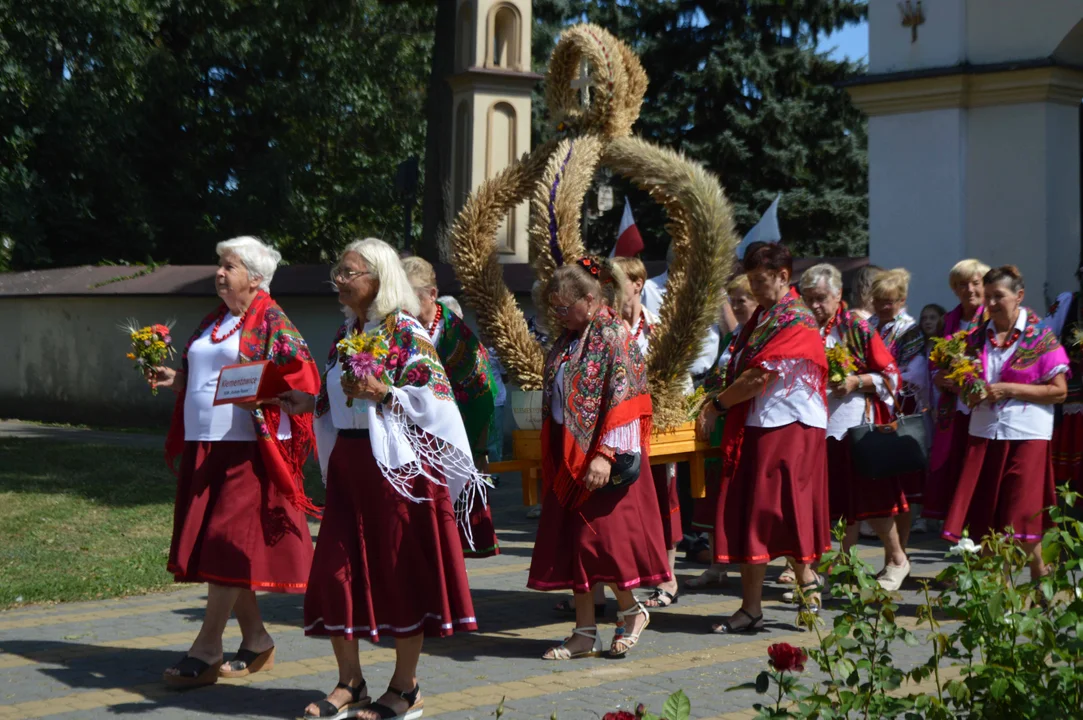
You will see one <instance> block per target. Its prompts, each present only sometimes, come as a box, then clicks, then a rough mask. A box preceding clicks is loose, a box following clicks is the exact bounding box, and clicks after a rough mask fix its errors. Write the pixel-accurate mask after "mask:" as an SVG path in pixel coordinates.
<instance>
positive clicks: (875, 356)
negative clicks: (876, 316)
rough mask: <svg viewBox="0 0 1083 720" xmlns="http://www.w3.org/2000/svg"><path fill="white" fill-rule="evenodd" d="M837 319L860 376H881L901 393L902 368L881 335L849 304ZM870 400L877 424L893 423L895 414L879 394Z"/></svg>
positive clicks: (844, 306) (842, 307) (840, 333)
mask: <svg viewBox="0 0 1083 720" xmlns="http://www.w3.org/2000/svg"><path fill="white" fill-rule="evenodd" d="M835 317H836V322H837V323H838V328H839V335H840V336H841V337H842V341H843V342H844V343H845V344H846V347H847V348H848V349H849V351H850V355H852V356H853V358H854V364H855V365H857V372H858V374H859V375H860V374H863V373H879V374H880V375H882V376H883V377H884V378H885V379H886V380H887V381H888V382H889V383H890V384H891V389H892V393H893V394H896V393H898V391H899V384H900V383H901V382H902V378H901V377H900V375H899V368H898V366H897V365H896V364H895V358H894V357H893V356H892V354H891V351H890V350H888V347H887V345H885V344H884V341H883V340H882V339H881V338H880V335H879V334H878V333H877V332H876V331H874V330H873V329H872V326H870V325H869V323H868V321H867V320H862V319H860V318H858V317H855V316H854V315H853V314H852V313H851V312H850V309H849V308H848V307H846V304H845V303H839V309H838V311H837V313H836V315H835ZM868 397H869V401H870V402H871V403H872V407H873V421H874V422H876V423H887V422H890V421H891V417H892V412H891V409H890V408H889V407H888V406H887V404H886V403H885V402H884V401H883V400H881V399H880V398H878V397H877V396H876V395H870V396H868Z"/></svg>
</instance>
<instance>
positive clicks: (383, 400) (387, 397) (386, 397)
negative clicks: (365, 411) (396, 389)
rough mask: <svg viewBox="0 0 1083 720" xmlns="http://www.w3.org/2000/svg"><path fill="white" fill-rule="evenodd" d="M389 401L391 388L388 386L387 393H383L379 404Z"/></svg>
mask: <svg viewBox="0 0 1083 720" xmlns="http://www.w3.org/2000/svg"><path fill="white" fill-rule="evenodd" d="M389 402H391V390H390V388H389V389H388V391H387V395H384V397H383V399H382V400H380V404H381V405H387V404H388V403H389Z"/></svg>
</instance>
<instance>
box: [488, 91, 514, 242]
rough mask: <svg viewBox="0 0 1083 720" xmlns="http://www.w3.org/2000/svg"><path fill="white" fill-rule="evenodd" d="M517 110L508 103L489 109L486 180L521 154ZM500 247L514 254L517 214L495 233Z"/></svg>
mask: <svg viewBox="0 0 1083 720" xmlns="http://www.w3.org/2000/svg"><path fill="white" fill-rule="evenodd" d="M516 121H517V118H516V115H515V108H514V107H512V106H511V104H509V103H506V102H498V103H493V105H492V106H491V107H490V108H489V117H488V128H487V130H486V134H485V135H486V137H485V140H486V143H485V146H486V147H485V177H486V179H489V178H493V177H496V175H497V174H498V173H499V172H500V171H501V170H503V169H504V168H506V167H507V166H508V165H511V164H512V163H513V162H514V161H515V158H516V156H517V154H518V148H517V147H516V134H517V128H516ZM496 242H497V247H498V248H500V250H501V251H502V252H514V251H515V214H514V210H513V211H512V214H511V215H509V216H508V217H506V218H505V219H504V222H503V223H502V224H501V225H500V229H498V230H497V232H496Z"/></svg>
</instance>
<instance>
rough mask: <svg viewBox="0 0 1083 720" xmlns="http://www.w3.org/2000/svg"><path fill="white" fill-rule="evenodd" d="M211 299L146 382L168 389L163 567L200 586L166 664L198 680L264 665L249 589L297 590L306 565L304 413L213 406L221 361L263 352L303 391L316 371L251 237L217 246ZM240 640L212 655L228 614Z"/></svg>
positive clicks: (268, 649)
mask: <svg viewBox="0 0 1083 720" xmlns="http://www.w3.org/2000/svg"><path fill="white" fill-rule="evenodd" d="M217 250H218V257H219V262H218V270H217V272H216V273H215V287H216V288H217V290H218V296H219V297H220V298H222V304H221V305H220V306H219V307H218V308H217V309H216V310H215V311H214V312H212V313H211V314H210V315H208V316H207V317H206V318H204V320H203V322H202V323H201V324H200V325H199V327H198V328H197V329H196V331H195V333H194V334H193V335H192V337H191V339H190V340H189V341H188V345H187V346H186V347H185V350H184V354H183V356H182V361H181V367H180V369H178V370H173V369H170V368H165V367H159V368H153V369H151V370H150V371H149V372H148V378H149V379H150V380H152V381H153V382H155V383H156V384H157V385H158V386H159V387H171V388H173V390H174V391H175V392H176V393H177V401H176V405H175V406H174V411H173V422H172V424H171V425H170V428H169V435H168V437H167V438H166V458H167V460H168V461H169V463H170V465H171V466H172V465H173V463H174V462H175V461H176V459H177V458H178V457H179V458H180V470H179V472H178V483H177V499H176V505H175V507H174V511H173V540H172V542H171V544H170V548H169V564H168V568H169V571H170V572H171V573H173V576H174V577H175V578H176V580H177V582H199V583H202V582H205V583H208V588H207V610H206V613H205V615H204V617H203V626H202V628H201V629H200V631H199V635H198V636H197V637H196V640H195V642H194V643H193V644H192V647H191V648H190V649H189V650H188V654H187V655H185V657H184V658H183V659H182V660H181V661H180V662H179V663H177V664H176V665H174V666H173V667H171V668H169V669H168V670H166V671H165V675H164V676H163V679H164V681H165V682H166V683H168V684H170V685H176V686H195V685H209V684H212V683H214V682H216V681H217V680H218V677H219V676H221V677H240V676H243V675H248V674H249V673H253V672H257V671H259V670H262V669H267V668H270V667H271V666H273V664H274V641H273V640H272V639H271V636H270V635H269V634H268V633H267V629H266V628H265V627H264V625H263V620H262V619H261V617H260V612H259V605H258V604H257V602H256V595H255V592H256V591H257V590H262V591H269V592H282V593H302V592H304V591H305V585H306V582H307V580H308V572H309V567H310V565H311V563H312V538H311V536H310V535H309V532H308V523H307V522H306V521H305V513H306V512H308V513H314V512H315V511H316V508H315V507H314V506H313V505H312V503H311V501H310V500H309V499H308V498H307V497H306V496H305V492H304V487H303V483H302V474H301V468H302V466H303V465H304V462H305V458H307V457H308V454H309V452H310V450H311V447H312V417H311V414H308V413H305V414H299V415H296V416H294V417H286V416H285V415H283V414H282V413H280V411H279V409H278V407H276V406H274V405H257V404H255V403H252V404H234V405H215V404H214V397H215V392H216V390H217V387H218V376H219V373H220V371H221V370H222V368H223V367H224V366H226V365H235V364H238V363H248V362H259V361H263V360H269V361H271V363H272V364H273V366H274V368H273V370H274V372H276V373H278V374H279V375H281V376H282V378H283V379H285V381H286V382H287V383H288V384H289V386H290V387H291V388H294V389H296V390H297V391H299V392H307V393H314V392H316V391H317V390H318V389H319V370H318V369H317V368H316V365H315V363H314V362H313V361H312V356H311V355H310V354H309V351H308V346H307V345H306V344H305V341H304V339H303V338H302V337H301V335H300V333H298V332H297V329H296V328H295V327H294V326H293V324H292V323H290V321H289V319H288V318H287V317H286V314H285V313H283V312H282V308H280V307H279V306H278V304H277V303H275V301H274V300H272V299H271V296H270V295H268V294H267V290H268V288H269V287H270V285H271V278H272V277H273V276H274V272H275V268H276V267H277V265H278V261H279V260H280V259H281V255H279V254H278V252H277V251H275V250H273V249H272V248H270V247H268V246H266V245H264V244H263V243H262V242H260V241H259V240H257V239H255V238H251V237H239V238H235V239H233V240H227V241H226V242H222V243H219V244H218V248H217ZM231 612H233V613H236V615H237V622H238V624H239V625H240V627H241V647H240V649H239V650H238V651H237V653H236V654H235V655H234V656H233V659H232V660H230V661H229V662H227V663H225V664H223V662H222V657H223V656H222V632H223V630H225V627H226V622H227V621H228V620H229V616H230V613H231Z"/></svg>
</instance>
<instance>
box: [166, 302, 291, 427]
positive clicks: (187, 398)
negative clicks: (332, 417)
mask: <svg viewBox="0 0 1083 720" xmlns="http://www.w3.org/2000/svg"><path fill="white" fill-rule="evenodd" d="M240 322H241V318H240V317H239V316H236V315H228V316H227V317H226V318H225V319H224V320H223V321H222V326H221V327H220V328H219V329H218V335H219V336H221V335H225V334H227V333H228V332H229V331H230V330H232V329H233V328H235V327H237V325H238V324H239V323H240ZM212 332H214V325H211V326H210V327H209V328H207V329H206V330H204V331H203V334H201V335H200V336H199V337H198V338H196V340H195V342H193V343H192V346H191V347H190V348H188V384H187V387H186V389H185V391H184V439H185V440H186V441H188V442H223V441H227V442H255V440H256V427H255V424H254V423H253V421H252V413H250V412H246V411H244V410H241V409H240V408H239V407H237V406H236V405H215V404H214V394H215V392H216V391H217V390H218V375H219V374H220V373H221V372H222V368H223V367H225V366H226V365H236V364H237V363H238V362H240V360H241V332H240V330H238V331H237V332H235V333H233V334H232V335H230V336H229V337H228V338H226V339H225V340H223V341H222V342H220V343H214V342H211V333H212ZM278 437H279V438H280V439H282V440H288V439H289V438H290V420H289V416H288V415H286V414H285V413H282V420H281V421H280V422H279V426H278Z"/></svg>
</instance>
